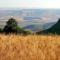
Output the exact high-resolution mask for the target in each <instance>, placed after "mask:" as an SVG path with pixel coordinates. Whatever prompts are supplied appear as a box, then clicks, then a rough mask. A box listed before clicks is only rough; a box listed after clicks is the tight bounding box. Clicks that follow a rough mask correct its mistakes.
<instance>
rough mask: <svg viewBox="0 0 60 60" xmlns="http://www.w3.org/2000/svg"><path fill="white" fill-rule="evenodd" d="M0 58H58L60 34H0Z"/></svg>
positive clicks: (1, 59)
mask: <svg viewBox="0 0 60 60" xmlns="http://www.w3.org/2000/svg"><path fill="white" fill-rule="evenodd" d="M0 60H60V36H58V35H28V36H21V35H14V34H11V35H4V34H0Z"/></svg>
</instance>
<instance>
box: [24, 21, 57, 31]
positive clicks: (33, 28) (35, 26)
mask: <svg viewBox="0 0 60 60" xmlns="http://www.w3.org/2000/svg"><path fill="white" fill-rule="evenodd" d="M55 23H56V22H50V23H45V24H32V25H27V26H24V27H23V28H24V29H27V30H31V31H33V32H37V31H42V30H45V29H48V28H50V27H51V26H53V25H54V24H55Z"/></svg>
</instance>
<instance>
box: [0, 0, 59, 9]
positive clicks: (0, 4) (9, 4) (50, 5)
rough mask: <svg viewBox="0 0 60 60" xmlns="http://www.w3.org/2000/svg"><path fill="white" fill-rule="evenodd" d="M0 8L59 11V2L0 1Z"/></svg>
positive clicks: (43, 0)
mask: <svg viewBox="0 0 60 60" xmlns="http://www.w3.org/2000/svg"><path fill="white" fill-rule="evenodd" d="M0 8H31V9H32V8H36V9H37V8H39V9H40V8H42V9H44V8H45V9H60V0H0Z"/></svg>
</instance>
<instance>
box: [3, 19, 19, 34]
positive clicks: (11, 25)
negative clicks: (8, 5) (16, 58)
mask: <svg viewBox="0 0 60 60" xmlns="http://www.w3.org/2000/svg"><path fill="white" fill-rule="evenodd" d="M17 26H18V25H17V21H16V20H15V19H13V18H10V19H9V20H8V21H7V23H6V26H5V27H4V29H3V31H4V32H5V33H14V32H16V27H17Z"/></svg>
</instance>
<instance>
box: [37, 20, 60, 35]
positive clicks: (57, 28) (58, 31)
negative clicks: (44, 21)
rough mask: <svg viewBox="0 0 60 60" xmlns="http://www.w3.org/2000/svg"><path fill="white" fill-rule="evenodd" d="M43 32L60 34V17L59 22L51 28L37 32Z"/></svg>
mask: <svg viewBox="0 0 60 60" xmlns="http://www.w3.org/2000/svg"><path fill="white" fill-rule="evenodd" d="M41 33H45V34H46V33H52V34H60V19H59V20H58V22H57V23H56V24H54V25H53V26H52V27H50V28H49V29H46V30H43V31H39V32H37V34H41Z"/></svg>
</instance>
